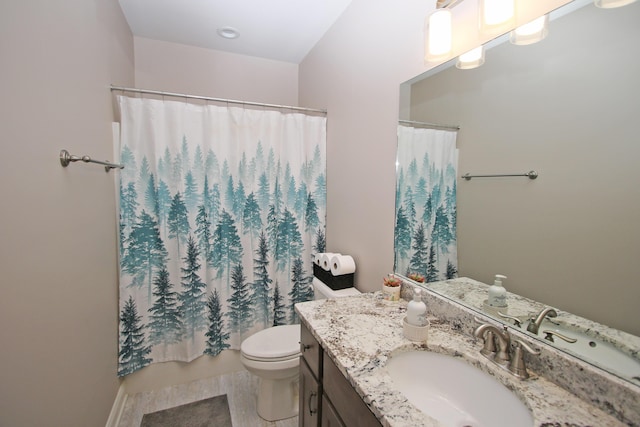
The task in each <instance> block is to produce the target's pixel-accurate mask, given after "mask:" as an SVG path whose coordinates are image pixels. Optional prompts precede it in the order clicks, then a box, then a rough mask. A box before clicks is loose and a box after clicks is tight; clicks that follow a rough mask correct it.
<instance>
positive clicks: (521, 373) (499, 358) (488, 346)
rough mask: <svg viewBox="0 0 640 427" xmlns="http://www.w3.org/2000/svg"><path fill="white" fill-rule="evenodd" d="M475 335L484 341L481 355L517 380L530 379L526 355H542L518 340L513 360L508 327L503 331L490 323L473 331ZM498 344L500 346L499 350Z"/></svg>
mask: <svg viewBox="0 0 640 427" xmlns="http://www.w3.org/2000/svg"><path fill="white" fill-rule="evenodd" d="M476 320H477V319H476ZM473 335H474V336H475V337H476V338H482V339H484V346H483V347H482V350H481V351H480V354H482V355H483V356H485V357H486V358H487V359H489V360H491V361H492V362H494V363H496V364H497V365H498V366H500V367H501V368H503V369H506V370H507V371H509V372H510V373H511V374H512V375H513V376H515V377H516V378H519V379H526V378H529V373H528V372H527V367H526V365H525V362H524V353H525V352H527V353H531V354H534V355H538V354H540V352H539V351H537V350H534V349H533V348H531V347H530V346H529V345H528V344H526V343H525V342H523V341H520V340H516V341H515V344H514V349H513V358H512V357H510V352H511V336H510V335H509V332H508V330H507V327H506V326H504V327H503V329H502V330H501V329H500V328H498V327H497V326H494V325H492V324H490V323H483V324H482V325H480V326H478V327H477V328H476V330H475V331H473ZM496 342H497V344H498V346H497V349H496Z"/></svg>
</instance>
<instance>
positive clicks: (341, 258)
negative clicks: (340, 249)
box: [331, 255, 356, 276]
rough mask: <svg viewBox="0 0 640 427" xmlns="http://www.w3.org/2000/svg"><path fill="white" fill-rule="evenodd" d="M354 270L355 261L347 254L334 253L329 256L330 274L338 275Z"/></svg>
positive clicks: (353, 271)
mask: <svg viewBox="0 0 640 427" xmlns="http://www.w3.org/2000/svg"><path fill="white" fill-rule="evenodd" d="M355 271H356V263H355V261H354V260H353V258H351V256H349V255H334V256H332V257H331V274H333V275H334V276H340V275H342V274H351V273H355Z"/></svg>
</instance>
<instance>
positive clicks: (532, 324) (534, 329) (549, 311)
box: [527, 307, 558, 335]
mask: <svg viewBox="0 0 640 427" xmlns="http://www.w3.org/2000/svg"><path fill="white" fill-rule="evenodd" d="M557 316H558V312H557V311H555V310H554V309H553V308H551V307H547V308H544V309H543V310H542V311H540V313H538V315H537V316H536V318H535V319H534V318H531V319H529V324H528V325H527V331H529V332H531V333H532V334H536V335H538V329H540V324H541V323H542V321H543V320H544V318H545V317H557Z"/></svg>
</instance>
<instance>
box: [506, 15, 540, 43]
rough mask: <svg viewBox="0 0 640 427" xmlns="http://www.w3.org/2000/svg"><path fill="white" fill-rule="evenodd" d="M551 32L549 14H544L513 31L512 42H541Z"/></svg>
mask: <svg viewBox="0 0 640 427" xmlns="http://www.w3.org/2000/svg"><path fill="white" fill-rule="evenodd" d="M547 34H549V15H543V16H541V17H539V18H536V19H534V20H533V21H531V22H529V23H528V24H524V25H521V26H519V27H518V28H516V29H515V30H513V31H511V35H510V37H509V39H510V40H511V43H513V44H517V45H526V44H532V43H536V42H539V41H540V40H542V39H544V38H545V37H547Z"/></svg>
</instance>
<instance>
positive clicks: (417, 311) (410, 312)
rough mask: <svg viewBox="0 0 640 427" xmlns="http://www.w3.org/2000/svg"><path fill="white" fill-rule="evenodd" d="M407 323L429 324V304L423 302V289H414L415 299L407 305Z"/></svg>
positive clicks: (415, 324)
mask: <svg viewBox="0 0 640 427" xmlns="http://www.w3.org/2000/svg"><path fill="white" fill-rule="evenodd" d="M407 323H408V324H410V325H413V326H426V325H427V306H426V304H425V303H423V302H422V298H421V291H420V289H418V288H414V290H413V301H409V304H408V305H407Z"/></svg>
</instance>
